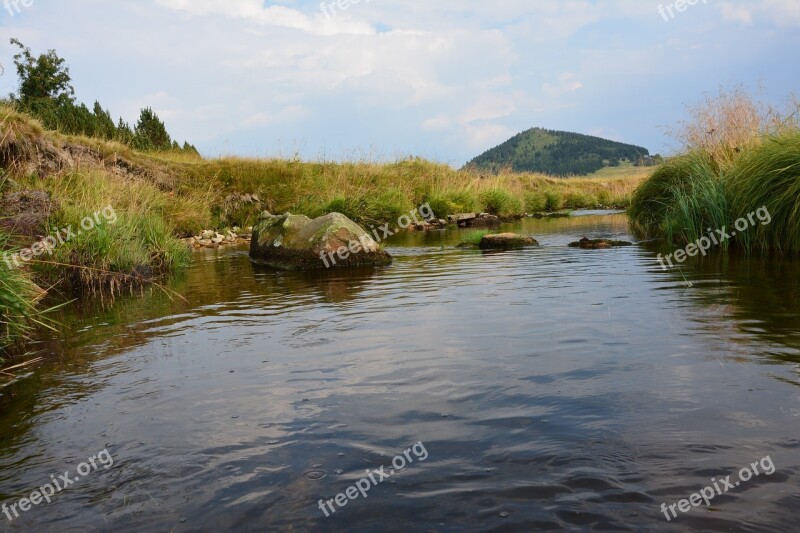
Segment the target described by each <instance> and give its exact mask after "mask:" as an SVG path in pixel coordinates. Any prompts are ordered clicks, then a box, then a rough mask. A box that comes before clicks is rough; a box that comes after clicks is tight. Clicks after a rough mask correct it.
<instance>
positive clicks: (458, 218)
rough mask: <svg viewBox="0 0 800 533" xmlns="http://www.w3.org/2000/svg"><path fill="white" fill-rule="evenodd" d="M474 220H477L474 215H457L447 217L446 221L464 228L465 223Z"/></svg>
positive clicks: (476, 216)
mask: <svg viewBox="0 0 800 533" xmlns="http://www.w3.org/2000/svg"><path fill="white" fill-rule="evenodd" d="M476 218H478V215H477V214H475V213H459V214H457V215H449V216H448V217H447V220H449V221H450V222H453V223H455V224H457V225H459V226H462V227H465V226H466V224H467V222H469V221H470V220H474V219H476Z"/></svg>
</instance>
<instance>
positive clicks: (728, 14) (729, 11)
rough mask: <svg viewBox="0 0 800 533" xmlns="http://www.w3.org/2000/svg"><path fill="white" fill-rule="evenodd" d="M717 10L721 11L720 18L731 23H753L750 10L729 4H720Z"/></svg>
mask: <svg viewBox="0 0 800 533" xmlns="http://www.w3.org/2000/svg"><path fill="white" fill-rule="evenodd" d="M719 9H720V11H722V18H723V19H725V20H730V21H733V22H741V23H742V24H752V23H753V13H752V11H751V10H750V9H748V8H745V7H742V6H738V5H733V4H731V3H730V2H720V3H719Z"/></svg>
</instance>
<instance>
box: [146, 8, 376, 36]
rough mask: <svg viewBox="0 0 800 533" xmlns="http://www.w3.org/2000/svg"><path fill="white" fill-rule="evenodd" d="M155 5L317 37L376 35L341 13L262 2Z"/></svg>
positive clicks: (373, 29) (370, 29) (364, 24)
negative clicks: (311, 10)
mask: <svg viewBox="0 0 800 533" xmlns="http://www.w3.org/2000/svg"><path fill="white" fill-rule="evenodd" d="M156 3H157V4H158V5H160V6H162V7H166V8H168V9H171V10H173V11H179V12H182V13H186V14H188V15H193V16H212V15H215V16H221V17H227V18H234V19H244V20H247V21H251V22H255V23H258V24H263V25H268V26H280V27H284V28H291V29H295V30H301V31H303V32H307V33H314V34H319V35H340V34H360V35H373V34H375V33H376V30H375V28H373V27H372V26H371V25H370V24H369V23H367V22H364V21H362V20H358V19H355V18H352V17H350V16H348V15H347V14H346V12H343V13H337V14H336V15H335V16H331V14H330V13H328V14H327V15H326V14H325V13H324V12H322V11H321V10H320V12H319V13H316V14H315V15H313V16H312V15H307V14H305V13H303V12H302V11H298V10H296V9H292V8H289V7H286V6H281V5H272V6H265V5H264V2H263V1H262V0H225V2H220V1H219V0H156Z"/></svg>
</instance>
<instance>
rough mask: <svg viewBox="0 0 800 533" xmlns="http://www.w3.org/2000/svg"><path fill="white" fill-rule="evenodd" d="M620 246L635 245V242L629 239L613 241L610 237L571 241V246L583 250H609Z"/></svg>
mask: <svg viewBox="0 0 800 533" xmlns="http://www.w3.org/2000/svg"><path fill="white" fill-rule="evenodd" d="M619 246H633V243H630V242H628V241H612V240H610V239H594V240H592V239H588V238H586V237H584V238H583V239H581V240H579V241H578V242H573V243H570V247H571V248H581V249H583V250H607V249H609V248H616V247H619Z"/></svg>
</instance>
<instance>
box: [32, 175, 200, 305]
mask: <svg viewBox="0 0 800 533" xmlns="http://www.w3.org/2000/svg"><path fill="white" fill-rule="evenodd" d="M36 181H37V183H31V182H29V183H27V185H29V186H34V185H37V184H38V186H39V187H40V188H44V189H45V190H47V192H49V193H50V194H51V196H52V197H54V198H57V199H59V205H60V209H58V210H57V211H56V212H55V213H54V215H53V216H52V217H51V218H50V220H48V226H49V227H50V228H51V231H52V232H53V233H55V232H57V231H59V230H61V229H62V228H67V227H71V228H72V229H73V232H74V233H75V236H74V237H72V238H71V239H69V240H68V241H66V242H64V243H63V244H59V245H58V246H56V247H55V248H54V249H53V251H52V254H51V255H43V256H41V257H40V258H39V260H37V261H33V262H32V263H31V266H32V268H33V270H34V272H35V273H36V274H37V275H38V276H39V277H42V278H43V279H45V280H47V282H48V283H51V284H58V283H59V282H68V283H69V284H70V285H72V286H73V287H77V288H80V287H83V288H90V289H92V290H102V289H104V288H112V289H117V288H120V287H121V286H124V285H127V284H129V282H137V281H148V280H151V279H153V278H154V277H155V276H158V275H160V274H164V273H167V272H171V271H173V270H176V269H179V268H181V267H183V266H184V265H186V264H187V263H188V260H189V250H188V248H187V247H186V245H185V244H183V243H182V242H181V241H180V240H178V239H177V238H176V237H175V236H174V229H175V220H176V219H177V220H185V215H183V214H182V213H183V209H184V208H183V206H182V205H181V204H180V203H179V202H175V201H174V199H172V198H171V197H170V196H169V195H168V194H165V193H163V192H162V191H159V190H158V189H157V188H156V187H155V186H153V185H151V184H149V183H146V182H126V181H122V180H119V179H113V178H110V176H109V175H108V174H107V173H105V172H102V171H79V172H71V173H68V174H66V175H63V176H60V177H59V178H58V179H48V180H36ZM23 183H25V181H24V180H23ZM109 208H110V210H109ZM195 210H196V207H195ZM95 213H101V215H100V216H99V217H95ZM111 215H113V217H112V216H111ZM87 218H94V219H95V220H97V221H99V222H98V223H95V224H92V226H93V227H91V229H88V230H86V229H82V228H81V223H82V221H84V220H85V219H87ZM199 225H200V224H198V226H199Z"/></svg>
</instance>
